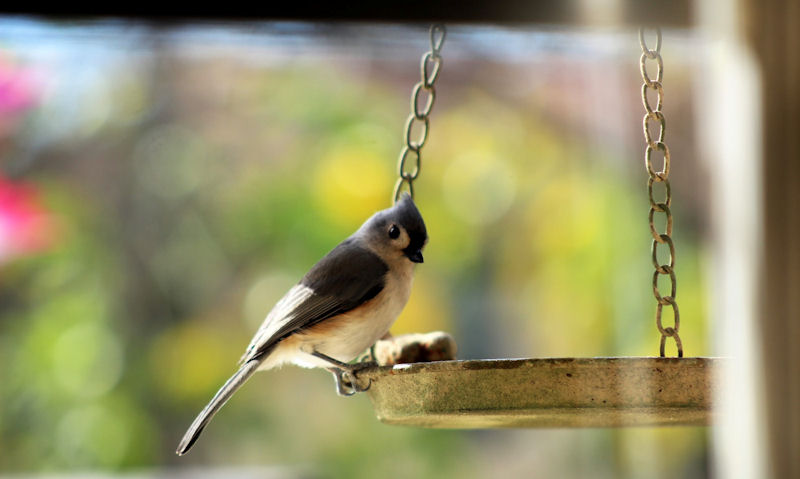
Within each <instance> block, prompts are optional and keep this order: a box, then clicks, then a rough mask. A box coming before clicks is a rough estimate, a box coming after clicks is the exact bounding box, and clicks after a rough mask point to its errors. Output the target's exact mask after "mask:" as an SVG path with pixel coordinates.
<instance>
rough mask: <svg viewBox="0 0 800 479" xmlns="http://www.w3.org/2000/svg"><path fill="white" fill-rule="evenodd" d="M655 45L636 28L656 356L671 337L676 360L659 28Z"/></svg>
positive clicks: (674, 286)
mask: <svg viewBox="0 0 800 479" xmlns="http://www.w3.org/2000/svg"><path fill="white" fill-rule="evenodd" d="M655 31H656V46H655V49H650V48H649V47H648V46H647V42H646V41H645V38H644V34H645V31H644V28H640V29H639V45H640V46H641V47H642V56H641V58H640V59H639V69H640V70H641V73H642V80H643V81H644V83H643V84H642V103H643V104H644V109H645V115H644V118H643V119H642V128H643V129H644V141H645V142H646V143H647V149H646V150H645V155H644V161H645V167H646V168H647V174H648V175H649V176H650V177H649V178H648V180H647V193H648V196H649V197H650V213H649V215H648V221H649V223H650V234H651V235H652V236H653V245H652V247H651V248H652V250H651V251H652V260H653V267H654V268H655V272H654V273H653V295H654V296H655V298H656V302H657V303H658V304H657V306H656V327H657V328H658V332H659V333H661V344H660V346H659V354H660V355H661V357H664V356H665V353H664V346H665V344H666V341H667V338H673V339H674V340H675V345H676V346H677V348H678V357H679V358H681V357H683V343H681V337H680V336H679V335H678V330H679V329H680V326H681V315H680V312H679V311H678V303H677V302H676V301H675V294H676V289H677V280H676V278H675V245H674V243H673V242H672V211H671V210H670V207H671V206H672V189H671V187H670V184H669V166H670V156H669V148H667V144H666V143H665V142H664V132H665V130H666V119H665V118H664V113H663V112H662V110H661V108H662V106H663V104H664V88H663V86H662V84H661V81H662V80H663V78H664V60H663V59H662V58H661V29H660V28H656V29H655ZM648 60H652V61H654V62H655V64H656V77H655V79H653V78H651V77H650V75H649V74H648V73H647V61H648ZM648 90H654V91H655V92H656V95H657V101H656V107H655V108H653V107H652V105H651V104H650V100H649V99H648V97H647V93H648ZM651 125H658V139H657V140H656V139H654V138H653V135H652V134H651V132H650V127H651ZM654 152H659V153H661V154H662V155H663V157H664V166H663V167H662V169H661V171H655V170H654V169H653V153H654ZM654 183H663V184H664V193H665V197H664V199H663V201H657V200H656V199H655V198H654V197H653V184H654ZM656 213H664V215H665V216H666V226H665V232H664V233H660V232H659V231H658V229H657V228H656V226H655V216H656ZM660 244H662V245H666V246H667V247H668V248H669V262H668V263H669V264H660V263H659V261H658V245H660ZM659 275H665V276H669V280H670V294H669V295H662V294H661V292H660V291H659V289H658V277H659ZM664 306H669V307H671V308H672V311H673V316H674V318H675V322H674V325H673V326H668V327H666V328H665V327H664V325H663V324H662V320H661V316H662V313H663V310H664Z"/></svg>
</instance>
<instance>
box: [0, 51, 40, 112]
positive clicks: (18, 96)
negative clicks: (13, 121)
mask: <svg viewBox="0 0 800 479" xmlns="http://www.w3.org/2000/svg"><path fill="white" fill-rule="evenodd" d="M37 96H38V95H37V88H36V81H35V79H34V75H33V72H32V71H30V70H26V69H23V68H20V66H19V65H17V64H16V63H15V62H14V61H13V60H12V59H11V58H10V56H9V55H8V54H4V53H2V52H0V115H2V116H6V115H9V114H10V115H14V114H17V113H20V112H22V111H24V110H26V109H28V108H30V107H32V106H33V105H34V104H35V103H36V99H37Z"/></svg>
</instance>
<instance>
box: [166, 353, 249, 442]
mask: <svg viewBox="0 0 800 479" xmlns="http://www.w3.org/2000/svg"><path fill="white" fill-rule="evenodd" d="M263 360H264V358H263V357H260V358H257V359H251V360H250V361H247V362H246V363H244V364H242V367H240V368H239V370H238V371H236V374H234V375H233V376H231V377H230V379H228V380H227V381H226V382H225V384H223V385H222V387H221V388H219V391H217V394H215V395H214V397H213V398H212V399H211V401H210V402H209V403H208V404H207V405H206V407H204V408H203V410H202V411H200V414H198V415H197V417H196V418H195V420H194V422H192V425H191V426H189V430H187V431H186V434H184V435H183V439H181V442H180V444H178V450H177V451H175V453H176V454H178V455H179V456H182V455H184V454H186V452H187V451H188V450H189V449H191V447H192V446H193V445H194V443H195V441H197V438H198V437H200V433H201V432H203V428H204V427H206V424H208V422H209V421H211V418H212V417H214V414H216V413H217V411H219V410H220V409H221V408H222V406H224V405H225V403H226V402H228V399H230V398H231V396H233V393H235V392H236V391H237V390H238V389H239V388H240V387H242V385H243V384H244V383H245V381H247V380H248V379H249V378H250V376H252V375H253V373H255V372H256V370H257V369H258V366H260V365H261V362H262V361H263Z"/></svg>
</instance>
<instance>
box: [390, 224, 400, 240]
mask: <svg viewBox="0 0 800 479" xmlns="http://www.w3.org/2000/svg"><path fill="white" fill-rule="evenodd" d="M399 237H400V228H398V227H397V225H392V227H391V228H389V238H392V239H397V238H399Z"/></svg>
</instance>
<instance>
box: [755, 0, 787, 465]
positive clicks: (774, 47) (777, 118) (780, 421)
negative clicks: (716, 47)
mask: <svg viewBox="0 0 800 479" xmlns="http://www.w3.org/2000/svg"><path fill="white" fill-rule="evenodd" d="M744 12H745V14H744V17H743V18H744V21H745V22H746V23H745V24H744V31H745V35H746V36H745V39H746V41H747V43H748V44H749V45H750V46H751V47H752V49H753V51H754V53H755V56H756V59H757V63H758V67H759V69H760V71H761V76H762V88H761V115H762V119H763V120H762V136H763V143H762V146H761V150H762V155H763V169H762V185H763V197H762V198H763V200H762V201H763V207H764V210H763V211H764V215H763V231H764V233H763V239H764V245H763V254H764V256H763V265H762V271H761V273H762V274H761V282H760V285H761V291H760V297H761V304H760V311H759V312H760V321H759V325H760V330H761V334H760V337H761V340H762V341H763V343H762V351H763V361H764V382H765V386H766V394H765V401H766V426H767V434H768V441H767V444H768V448H767V459H768V461H769V464H770V466H771V469H772V470H771V473H772V475H773V477H778V478H782V477H800V182H799V181H800V138H798V136H800V54H798V51H797V49H798V46H800V24H799V23H798V22H800V3H798V2H797V1H793V0H746V1H745V2H744Z"/></svg>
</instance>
